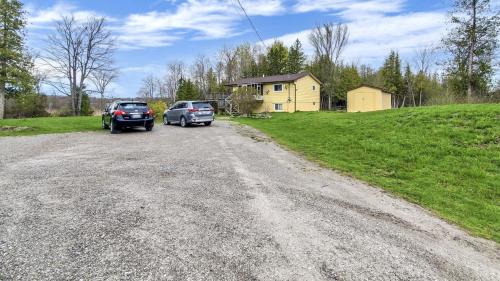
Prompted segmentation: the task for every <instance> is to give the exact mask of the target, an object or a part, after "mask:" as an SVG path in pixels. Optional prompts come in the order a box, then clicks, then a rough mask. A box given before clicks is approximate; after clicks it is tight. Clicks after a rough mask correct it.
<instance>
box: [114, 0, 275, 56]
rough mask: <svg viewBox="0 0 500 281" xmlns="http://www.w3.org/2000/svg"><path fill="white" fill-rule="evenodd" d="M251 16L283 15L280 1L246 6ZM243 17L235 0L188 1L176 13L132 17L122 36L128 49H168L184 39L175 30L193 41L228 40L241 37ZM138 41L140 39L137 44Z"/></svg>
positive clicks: (260, 1)
mask: <svg viewBox="0 0 500 281" xmlns="http://www.w3.org/2000/svg"><path fill="white" fill-rule="evenodd" d="M243 3H244V4H245V5H246V6H247V12H248V14H249V15H252V16H271V15H275V14H279V13H282V12H283V10H284V9H283V6H282V3H281V0H251V1H244V2H243ZM242 17H243V15H242V12H241V11H240V10H239V7H237V6H236V2H235V1H233V0H188V1H186V2H183V3H181V4H179V5H178V6H177V7H176V9H175V11H152V12H148V13H142V14H132V15H129V16H128V17H127V19H126V21H125V23H124V25H123V26H122V27H121V30H120V32H121V33H122V35H120V36H119V38H120V40H121V41H122V43H123V44H125V45H130V44H137V43H138V46H144V47H149V46H154V47H159V46H166V45H170V44H172V42H173V41H176V40H179V39H181V38H180V37H178V36H175V35H173V34H169V33H172V32H173V31H175V30H184V31H189V32H191V38H190V39H217V38H229V37H233V36H236V35H239V34H241V31H240V30H238V29H237V25H238V23H239V22H240V21H241V19H242ZM137 38H141V39H142V40H140V42H137V41H138V40H137Z"/></svg>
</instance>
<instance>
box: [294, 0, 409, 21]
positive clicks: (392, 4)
mask: <svg viewBox="0 0 500 281" xmlns="http://www.w3.org/2000/svg"><path fill="white" fill-rule="evenodd" d="M404 2H405V0H298V1H297V3H296V4H295V5H294V7H293V8H294V11H295V12H297V13H306V12H312V11H320V12H338V13H339V14H340V15H341V16H343V17H344V18H349V19H355V18H360V17H365V16H366V15H368V14H369V15H373V14H385V13H396V12H399V11H401V9H402V8H403V4H404Z"/></svg>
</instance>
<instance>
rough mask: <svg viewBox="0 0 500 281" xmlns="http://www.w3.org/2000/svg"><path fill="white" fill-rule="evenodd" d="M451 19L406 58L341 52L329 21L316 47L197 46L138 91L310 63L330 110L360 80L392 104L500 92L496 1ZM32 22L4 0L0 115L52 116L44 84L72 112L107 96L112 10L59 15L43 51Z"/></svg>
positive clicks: (472, 1) (198, 95) (198, 88)
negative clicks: (352, 59) (79, 16)
mask: <svg viewBox="0 0 500 281" xmlns="http://www.w3.org/2000/svg"><path fill="white" fill-rule="evenodd" d="M448 21H449V26H450V28H449V30H448V34H447V35H446V36H445V37H444V38H443V39H442V42H441V44H439V45H436V46H424V47H421V46H420V47H416V48H415V50H414V54H413V56H412V58H411V59H409V60H408V61H403V60H402V59H401V57H400V54H399V53H398V50H391V51H390V52H389V53H388V54H387V55H386V57H385V59H384V63H383V65H382V66H381V67H379V68H373V67H372V66H370V65H366V64H353V63H349V62H347V61H346V60H344V58H343V54H344V53H345V51H346V49H347V48H349V29H348V26H347V25H345V24H342V23H338V24H335V23H327V24H322V25H318V26H317V27H315V28H314V29H313V30H312V31H311V32H310V34H309V36H308V38H307V40H308V43H309V45H310V46H311V47H312V53H311V54H310V55H309V56H306V54H305V52H304V48H303V44H302V42H301V41H300V40H299V39H297V40H295V41H294V42H293V43H292V44H291V45H290V46H286V45H285V44H284V43H283V42H281V41H279V40H275V41H274V42H272V43H271V44H270V45H269V46H263V44H251V43H243V44H240V45H237V46H234V47H229V46H224V47H222V48H221V49H220V50H219V51H217V53H216V54H213V55H212V56H207V55H198V56H197V57H195V58H194V60H193V62H192V63H191V64H190V65H187V64H185V63H184V62H182V61H171V62H169V63H168V64H167V66H166V69H165V75H164V76H162V77H157V76H154V75H148V76H147V77H145V78H144V79H143V83H142V86H141V88H140V89H139V91H138V95H139V96H141V97H143V98H146V99H152V98H160V99H165V100H169V101H170V102H172V101H175V100H179V99H215V98H217V97H219V96H220V95H221V94H222V95H223V94H227V93H228V92H229V89H228V88H227V87H226V86H225V85H226V84H228V83H231V82H234V81H236V80H238V79H240V78H246V77H255V76H270V75H280V74H288V73H298V72H301V71H308V72H310V73H312V74H313V75H315V76H316V77H317V78H318V79H319V80H320V81H322V86H321V106H322V108H323V109H334V108H338V107H343V106H345V103H346V93H347V91H349V90H350V89H353V88H355V87H357V86H359V85H361V84H368V85H372V86H376V87H380V88H384V89H385V90H386V91H388V92H391V93H392V94H393V106H394V107H404V106H423V105H429V104H443V103H456V102H487V101H499V100H500V93H499V91H500V90H499V89H500V84H499V81H498V79H497V80H496V81H495V79H494V78H495V73H497V71H498V66H499V64H498V58H497V57H495V54H496V53H497V51H498V32H499V26H500V20H499V12H498V11H494V10H492V9H491V7H490V1H489V0H455V2H454V6H453V10H452V11H450V13H449V19H448ZM25 26H26V13H25V11H24V10H23V5H22V3H21V2H20V1H18V0H1V1H0V118H3V117H4V116H5V113H6V112H5V110H7V115H8V116H10V117H28V116H42V115H46V114H47V112H46V111H45V107H46V98H45V97H44V95H43V90H44V89H47V88H50V89H52V90H53V91H55V92H57V93H60V94H62V95H66V96H68V98H69V99H68V100H69V103H68V109H67V113H66V114H68V115H84V114H89V113H90V112H91V110H92V109H91V108H90V104H89V96H90V95H94V96H98V97H100V100H101V101H102V100H103V99H104V98H105V96H106V93H107V90H108V88H109V85H110V84H111V83H112V82H113V81H114V80H115V79H116V78H117V77H118V75H119V72H118V71H117V69H116V68H115V67H114V62H113V54H114V52H115V48H116V46H115V38H114V36H113V35H112V33H111V31H110V29H109V28H108V26H107V22H106V19H105V18H96V17H91V18H89V19H88V20H86V21H83V22H82V21H76V20H75V18H74V17H72V16H70V17H63V18H61V19H60V20H59V21H57V22H56V28H55V30H54V31H53V32H52V34H51V35H49V36H48V39H47V40H46V46H45V48H44V49H43V50H42V52H40V53H35V52H33V51H29V50H27V49H26V47H25V45H24V29H25ZM40 63H42V64H43V65H45V68H47V69H48V71H47V70H46V69H44V70H42V69H41V68H40V67H39V65H40ZM6 100H7V103H6ZM99 106H100V107H102V106H103V105H102V104H100V105H99Z"/></svg>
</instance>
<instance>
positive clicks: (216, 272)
mask: <svg viewBox="0 0 500 281" xmlns="http://www.w3.org/2000/svg"><path fill="white" fill-rule="evenodd" d="M0 155H1V157H0V279H1V280H47V279H51V280H74V279H84V280H102V279H107V280H500V250H499V247H498V246H497V245H496V244H495V243H494V242H491V241H487V240H483V239H479V238H474V237H471V236H469V235H467V234H466V233H465V232H463V231H462V230H460V229H458V228H457V227H455V226H452V225H449V224H447V223H445V222H443V221H442V220H440V219H438V218H436V217H434V216H432V215H431V214H430V213H429V212H427V211H425V210H423V209H421V208H419V207H418V206H415V205H413V204H410V203H407V202H405V201H403V200H400V199H397V198H394V197H393V196H391V195H389V194H387V193H385V192H383V191H382V190H380V189H378V188H374V187H370V186H368V185H366V184H363V183H360V182H358V181H356V180H353V179H350V178H347V177H344V176H341V175H339V174H337V173H335V172H333V171H329V170H326V169H322V168H320V167H318V166H317V165H315V164H313V163H310V162H308V161H305V160H303V159H301V158H300V157H297V156H296V155H295V154H294V153H291V152H288V151H286V150H284V149H283V148H280V147H279V146H277V145H275V144H274V143H273V142H271V141H269V139H267V138H266V137H265V136H263V135H262V134H260V133H258V132H256V131H254V130H252V129H250V128H247V127H240V126H238V125H231V124H230V123H227V122H222V121H216V122H215V124H214V125H213V126H212V127H203V126H201V127H191V128H180V127H177V126H167V127H165V126H162V125H158V126H157V127H155V129H154V130H153V132H145V131H131V132H124V133H122V134H118V135H111V134H109V132H107V131H102V132H92V133H73V134H60V135H42V136H33V137H7V138H0Z"/></svg>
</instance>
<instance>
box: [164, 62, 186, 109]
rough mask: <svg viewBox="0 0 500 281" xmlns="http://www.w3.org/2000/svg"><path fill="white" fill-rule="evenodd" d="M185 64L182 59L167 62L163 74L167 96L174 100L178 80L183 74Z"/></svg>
mask: <svg viewBox="0 0 500 281" xmlns="http://www.w3.org/2000/svg"><path fill="white" fill-rule="evenodd" d="M185 68H186V67H185V65H184V63H183V62H182V61H172V62H170V63H169V64H167V74H166V75H165V79H164V80H165V83H164V86H165V90H166V94H167V96H168V97H170V98H171V99H173V100H174V101H175V100H176V93H177V89H178V88H179V81H180V80H181V78H183V77H184V76H185V72H186V69H185Z"/></svg>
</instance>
